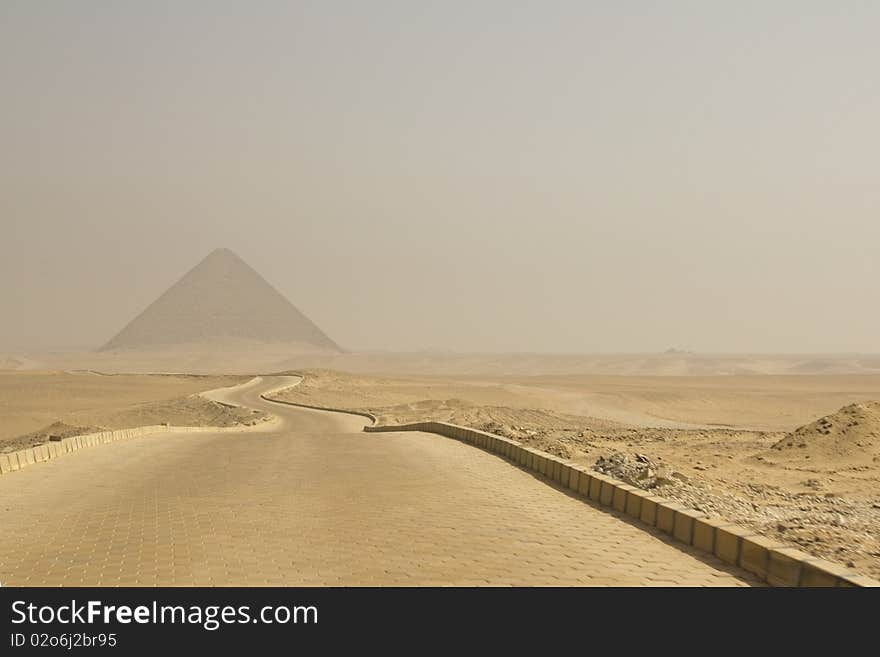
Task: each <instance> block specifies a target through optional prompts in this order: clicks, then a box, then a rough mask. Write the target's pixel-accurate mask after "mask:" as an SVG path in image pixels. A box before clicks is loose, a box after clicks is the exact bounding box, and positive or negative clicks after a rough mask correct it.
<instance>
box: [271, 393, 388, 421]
mask: <svg viewBox="0 0 880 657" xmlns="http://www.w3.org/2000/svg"><path fill="white" fill-rule="evenodd" d="M292 387H293V386H285V387H284V388H281V389H280V390H286V389H287V388H292ZM280 390H273V391H270V392H265V393H263V394H262V395H260V399H262V400H263V401H267V402H272V403H273V404H286V405H288V406H296V407H297V408H308V409H310V410H313V411H327V412H328V413H345V414H346V415H358V416H360V417H365V418H367V419H368V420H369V421H370V422H372V423H373V426H375V425H376V422H378V421H379V420H378V419H377V418H376V416H375V415H373V414H372V413H367V412H366V411H352V410H349V409H347V408H332V407H330V406H312V405H311V404H300V403H298V402H292V401H286V400H284V399H273V398H272V397H269V395H272V394H276V393H278V392H280ZM371 428H372V427H364V431H366V430H367V429H371Z"/></svg>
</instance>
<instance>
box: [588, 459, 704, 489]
mask: <svg viewBox="0 0 880 657" xmlns="http://www.w3.org/2000/svg"><path fill="white" fill-rule="evenodd" d="M593 470H595V471H596V472H601V473H602V474H606V475H609V476H611V477H614V478H615V479H619V480H621V481H623V482H625V483H627V484H629V485H631V486H637V487H638V488H642V489H644V490H649V489H651V488H656V487H658V486H665V485H676V484H678V483H680V482H686V481H687V478H686V477H685V476H684V475H682V474H681V473H680V472H675V471H673V470H672V469H671V468H670V467H669V466H667V465H663V464H660V463H656V462H654V461H652V460H651V459H649V458H648V457H647V456H645V455H644V454H639V453H635V454H633V455H631V456H629V455H627V454H624V453H623V452H615V453H613V454H612V455H611V456H609V457H607V458H606V457H604V456H600V457H599V459H598V460H597V461H596V464H595V465H594V466H593Z"/></svg>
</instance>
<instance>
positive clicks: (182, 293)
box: [100, 249, 340, 351]
mask: <svg viewBox="0 0 880 657" xmlns="http://www.w3.org/2000/svg"><path fill="white" fill-rule="evenodd" d="M224 341H248V342H257V343H266V344H271V343H297V344H300V345H307V346H309V347H315V348H319V349H324V350H331V351H340V349H339V347H338V346H337V345H336V343H335V342H333V340H331V339H330V338H328V337H327V335H325V334H324V332H323V331H321V329H319V328H318V327H317V326H316V325H315V324H314V323H313V322H312V321H311V320H310V319H309V318H308V317H306V316H305V315H303V314H302V313H301V312H300V311H299V310H297V309H296V308H295V307H294V306H293V305H292V304H291V303H290V302H289V301H288V300H287V299H286V298H285V297H284V296H283V295H282V294H281V293H280V292H278V290H276V289H275V288H274V287H272V286H271V285H270V284H269V283H267V282H266V280H265V279H264V278H263V277H262V276H260V275H259V274H258V273H257V272H256V271H254V270H253V269H252V268H251V267H250V266H249V265H248V264H247V263H245V262H244V261H243V260H242V259H241V258H239V257H238V256H237V255H235V254H234V253H233V252H232V251H230V250H229V249H217V250H216V251H214V252H213V253H211V254H210V255H208V256H207V257H206V258H205V259H204V260H202V261H201V262H200V263H199V264H198V265H196V267H195V268H193V269H192V270H190V271H189V273H187V274H186V275H185V276H184V277H183V278H181V279H180V280H179V281H178V282H177V283H175V284H174V285H173V286H172V287H171V288H169V289H168V291H166V292H165V293H164V294H163V295H162V296H161V297H159V298H158V299H157V300H156V301H154V302H153V303H152V304H151V305H150V306H148V307H147V309H146V310H144V311H143V312H142V313H141V314H140V315H138V316H137V317H135V318H134V319H133V320H132V321H131V322H130V323H129V324H128V326H126V327H125V328H124V329H122V331H120V332H119V334H118V335H116V337H114V338H113V339H112V340H110V341H109V342H108V343H107V344H105V345H104V346H103V347H101V349H100V351H108V350H116V349H144V348H153V347H167V346H172V345H183V344H204V343H217V342H224Z"/></svg>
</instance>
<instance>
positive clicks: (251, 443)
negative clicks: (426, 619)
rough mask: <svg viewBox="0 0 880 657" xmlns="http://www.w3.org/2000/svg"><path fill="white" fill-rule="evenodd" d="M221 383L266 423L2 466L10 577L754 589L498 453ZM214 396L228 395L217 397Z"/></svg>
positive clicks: (255, 385) (1, 514) (3, 573)
mask: <svg viewBox="0 0 880 657" xmlns="http://www.w3.org/2000/svg"><path fill="white" fill-rule="evenodd" d="M290 383H291V380H289V379H284V378H281V377H274V378H273V377H267V378H265V379H260V380H258V381H255V382H251V383H250V384H246V385H244V386H240V387H238V388H235V389H230V390H227V391H224V392H221V393H219V394H220V398H222V400H223V401H226V402H227V403H236V404H240V405H244V406H248V407H251V408H257V409H262V410H267V411H270V412H272V413H273V414H275V415H277V416H278V417H279V418H280V421H279V422H278V423H273V424H271V425H266V427H264V431H247V432H245V431H243V432H241V433H217V434H213V433H205V434H183V433H181V434H165V435H156V436H148V437H143V438H137V439H132V440H128V441H121V442H117V443H111V444H108V445H102V446H99V447H94V448H89V449H84V450H80V451H78V452H74V453H72V454H69V455H67V456H65V457H63V458H59V459H56V460H52V461H48V462H46V463H41V464H38V465H35V466H33V467H30V468H26V469H23V470H21V471H18V472H13V473H11V474H9V475H4V476H2V477H0V584H2V585H4V586H37V585H40V586H55V585H64V586H76V585H90V586H92V585H95V586H121V585H146V586H150V585H175V586H186V585H232V586H262V585H274V586H312V585H314V586H328V585H329V586H359V585H652V584H653V585H675V584H678V585H739V586H742V585H748V584H751V583H754V582H753V580H749V579H748V578H747V577H746V576H745V575H744V574H743V573H742V572H741V571H737V570H732V569H729V568H728V567H726V566H725V565H724V564H722V563H721V562H719V561H717V560H715V559H712V558H710V557H704V556H701V555H700V554H699V553H697V552H690V551H687V550H686V549H682V548H681V547H680V546H677V545H674V544H672V543H670V542H669V541H668V540H667V539H666V538H665V537H664V536H662V535H660V534H658V533H652V532H649V531H646V530H645V529H644V528H641V527H639V526H636V525H633V524H630V522H628V521H627V520H626V519H623V518H619V517H617V516H616V515H614V514H613V513H609V512H607V511H604V510H599V509H597V508H595V507H593V506H591V505H589V504H587V503H584V502H583V501H581V500H578V499H575V498H573V497H571V496H569V495H568V494H567V493H565V492H564V491H561V490H558V489H556V488H554V487H552V486H550V485H548V484H547V483H545V482H544V481H543V480H541V479H538V478H536V477H535V476H533V475H531V474H529V473H527V472H525V471H523V470H520V469H518V468H516V467H514V466H512V465H510V464H509V463H507V462H505V461H503V460H501V459H499V458H498V457H496V456H493V455H490V454H488V453H485V452H483V451H481V450H479V449H475V448H473V447H470V446H468V445H465V444H463V443H459V442H457V441H454V440H450V439H448V438H444V437H440V436H435V435H432V434H423V433H400V434H396V433H378V434H366V433H362V432H361V429H362V428H363V426H364V423H365V420H364V418H360V417H357V416H351V415H343V414H336V413H329V412H323V411H313V410H307V409H300V408H295V407H291V406H288V405H283V404H277V403H271V402H266V401H264V400H263V399H261V398H260V395H261V394H263V393H265V392H266V391H269V390H273V389H277V388H279V387H283V386H284V385H290ZM215 398H217V397H215Z"/></svg>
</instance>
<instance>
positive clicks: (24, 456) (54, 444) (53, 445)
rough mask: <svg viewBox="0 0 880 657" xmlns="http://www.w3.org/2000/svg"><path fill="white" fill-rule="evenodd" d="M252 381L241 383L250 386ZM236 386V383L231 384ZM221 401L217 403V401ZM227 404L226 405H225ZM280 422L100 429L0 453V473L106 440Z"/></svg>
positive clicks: (229, 430) (235, 429)
mask: <svg viewBox="0 0 880 657" xmlns="http://www.w3.org/2000/svg"><path fill="white" fill-rule="evenodd" d="M251 383H253V380H251V381H248V382H247V383H244V384H242V385H249V384H251ZM233 387H237V386H233ZM218 403H220V402H218ZM226 405H227V406H228V405H229V404H226ZM278 421H279V418H277V417H272V418H271V419H269V420H266V421H264V422H261V423H260V424H256V425H243V426H234V427H174V426H170V425H167V424H158V425H151V426H146V427H133V428H131V429H114V430H112V431H99V432H97V433H89V434H83V435H80V436H71V437H70V438H63V439H62V440H58V441H50V442H48V443H43V444H42V445H36V446H35V447H28V448H26V449H20V450H18V451H15V452H5V453H0V475H5V474H8V473H10V472H15V471H16V470H21V469H22V468H25V467H27V466H30V465H33V464H35V463H41V462H43V461H50V460H52V459H56V458H58V457H60V456H64V455H65V454H70V453H71V452H76V451H78V450H80V449H85V448H86V447H94V446H96V445H104V444H107V443H113V442H117V441H119V440H128V439H130V438H138V437H140V436H150V435H154V434H162V433H241V432H243V431H253V430H255V429H263V428H265V427H267V426H271V425H272V424H275V423H277V422H278Z"/></svg>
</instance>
